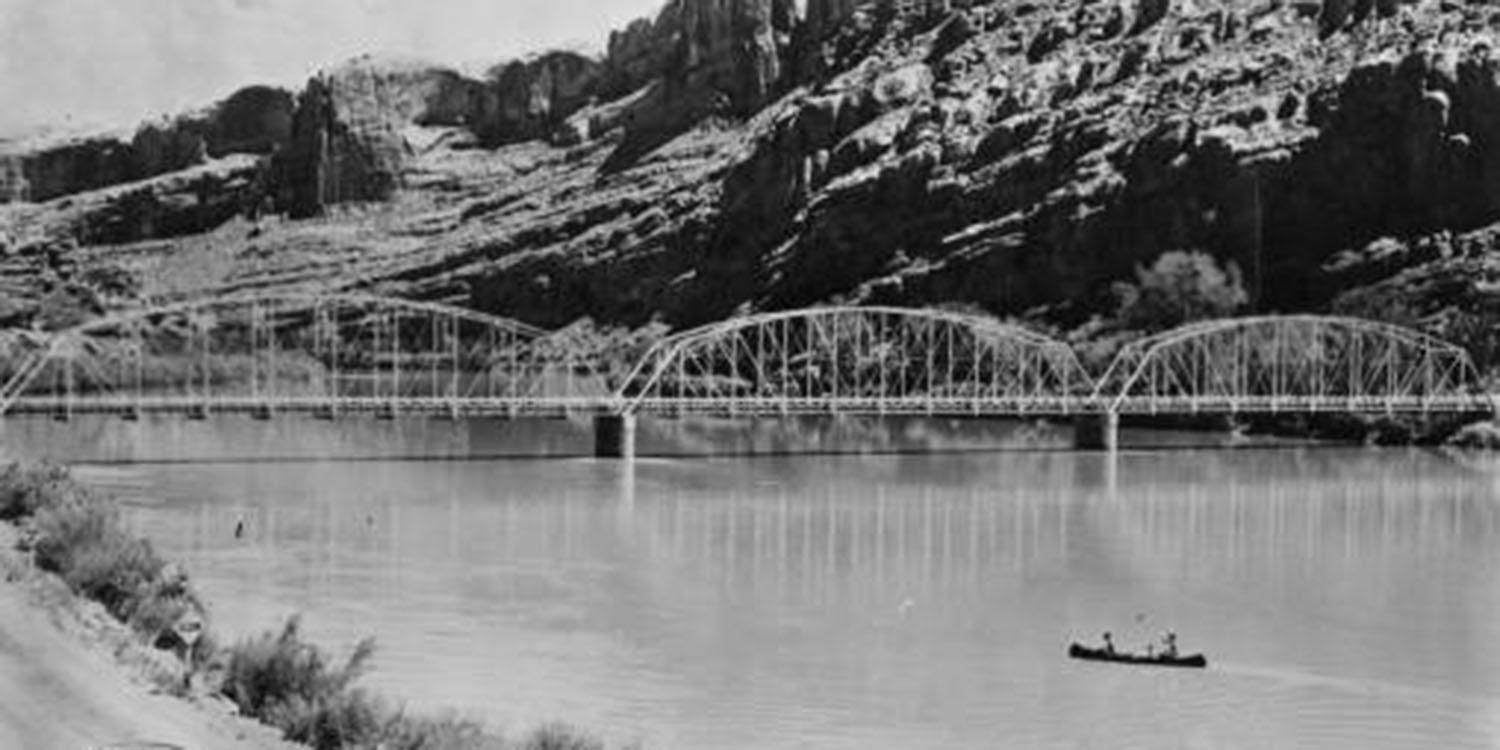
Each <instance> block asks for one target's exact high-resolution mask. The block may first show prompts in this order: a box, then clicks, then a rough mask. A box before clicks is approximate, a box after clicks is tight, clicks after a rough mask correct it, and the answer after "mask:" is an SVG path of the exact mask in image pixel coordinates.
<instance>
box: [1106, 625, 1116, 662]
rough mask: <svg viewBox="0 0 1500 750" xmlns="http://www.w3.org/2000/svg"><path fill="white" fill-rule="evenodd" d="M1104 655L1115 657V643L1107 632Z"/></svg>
mask: <svg viewBox="0 0 1500 750" xmlns="http://www.w3.org/2000/svg"><path fill="white" fill-rule="evenodd" d="M1104 653H1106V654H1109V655H1110V656H1114V655H1115V642H1114V640H1113V638H1112V637H1111V636H1110V634H1109V631H1107V630H1106V631H1105V632H1104Z"/></svg>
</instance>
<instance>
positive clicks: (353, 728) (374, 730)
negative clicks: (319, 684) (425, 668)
mask: <svg viewBox="0 0 1500 750" xmlns="http://www.w3.org/2000/svg"><path fill="white" fill-rule="evenodd" d="M383 716H384V712H383V711H382V710H381V708H380V706H379V705H378V704H377V703H376V701H375V700H373V699H372V698H370V697H369V696H368V695H366V694H365V692H364V691H363V690H349V691H341V692H334V693H330V694H327V695H322V696H319V697H317V698H316V699H314V700H307V699H305V698H303V697H301V696H294V697H292V698H291V699H289V700H287V701H286V702H284V703H278V704H276V705H275V706H273V707H271V709H270V710H269V711H268V712H267V714H266V715H265V716H264V717H262V718H263V719H265V720H266V723H268V724H270V725H272V726H275V727H279V728H280V729H281V730H282V732H283V734H284V735H285V736H286V738H287V739H289V740H291V741H293V742H301V743H303V744H305V745H308V746H310V747H312V748H313V750H342V749H343V748H347V747H377V746H381V745H382V744H383V743H380V737H381V735H382V734H383V732H384V729H385V724H386V720H385V719H384V718H383Z"/></svg>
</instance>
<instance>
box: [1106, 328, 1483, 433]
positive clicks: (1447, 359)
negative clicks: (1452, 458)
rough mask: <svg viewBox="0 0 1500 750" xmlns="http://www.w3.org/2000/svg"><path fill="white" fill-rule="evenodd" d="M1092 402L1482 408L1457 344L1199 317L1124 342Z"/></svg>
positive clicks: (1373, 331) (1393, 332)
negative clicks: (1195, 320) (1192, 320)
mask: <svg viewBox="0 0 1500 750" xmlns="http://www.w3.org/2000/svg"><path fill="white" fill-rule="evenodd" d="M1095 400H1096V403H1098V404H1099V405H1100V406H1101V407H1102V408H1104V409H1106V410H1108V411H1113V412H1118V413H1127V414H1128V413H1193V412H1230V413H1239V412H1247V413H1254V412H1262V413H1265V412H1302V413H1307V412H1330V411H1337V412H1356V413H1357V412H1365V413H1372V412H1427V411H1463V410H1470V409H1472V410H1485V411H1488V410H1490V409H1491V404H1490V402H1489V399H1488V397H1487V396H1486V395H1485V394H1484V393H1483V389H1482V388H1481V386H1480V382H1479V374H1478V372H1477V370H1476V369H1475V367H1474V363H1473V360H1471V359H1470V357H1469V354H1468V352H1466V351H1465V350H1464V349H1462V348H1460V347H1458V346H1455V345H1453V344H1449V343H1447V342H1444V341H1442V340H1440V339H1436V338H1433V337H1431V336H1427V335H1425V334H1422V333H1420V332H1417V331H1413V330H1409V329H1406V328H1401V327H1398V326H1393V325H1389V324H1385V323H1378V322H1374V321H1369V320H1360V319H1355V318H1339V317H1324V316H1315V315H1287V316H1267V317H1256V318H1231V319H1223V320H1210V321H1203V322H1199V323H1192V324H1189V325H1185V326H1183V327H1181V328H1177V329H1174V330H1171V331H1167V332H1164V333H1160V334H1157V335H1155V336H1151V337H1148V338H1145V339H1141V340H1139V341H1136V342H1133V343H1131V344H1130V345H1128V346H1127V347H1125V349H1123V350H1122V351H1121V352H1120V354H1119V355H1118V356H1117V357H1116V358H1115V360H1114V362H1113V363H1111V365H1110V367H1109V370H1108V372H1106V373H1105V375H1104V377H1103V378H1101V379H1100V380H1099V384H1098V388H1097V390H1096V391H1095Z"/></svg>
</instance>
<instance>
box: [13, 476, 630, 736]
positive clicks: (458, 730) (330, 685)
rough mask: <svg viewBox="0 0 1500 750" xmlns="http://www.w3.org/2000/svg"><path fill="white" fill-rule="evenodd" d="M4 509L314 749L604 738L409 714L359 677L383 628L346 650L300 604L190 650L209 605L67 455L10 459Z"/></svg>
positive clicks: (253, 707) (35, 539)
mask: <svg viewBox="0 0 1500 750" xmlns="http://www.w3.org/2000/svg"><path fill="white" fill-rule="evenodd" d="M0 520H3V521H10V522H13V523H17V524H19V525H22V526H23V527H25V528H27V529H28V530H29V533H28V537H29V539H30V540H31V541H30V543H29V546H30V549H31V552H32V554H33V555H34V558H35V560H36V563H37V566H38V567H40V568H42V569H44V570H47V571H50V572H53V573H56V574H57V575H58V576H59V577H61V578H62V579H63V580H64V581H65V582H66V583H67V584H68V586H69V588H70V589H72V590H73V591H74V592H75V593H77V594H79V595H81V596H84V597H86V598H88V599H91V600H94V601H97V602H99V603H100V604H102V605H103V606H104V607H105V609H106V610H107V611H108V612H109V613H110V614H111V615H113V616H114V617H115V618H116V619H118V620H120V621H121V622H123V623H126V624H128V625H129V626H131V628H132V629H134V630H135V631H136V632H137V633H139V634H140V635H141V637H142V640H144V641H145V642H146V643H148V644H150V645H153V646H156V647H159V648H168V649H172V650H173V651H174V652H176V653H178V654H179V655H180V656H183V657H185V658H186V659H187V663H188V665H189V667H191V668H193V669H203V668H204V667H205V665H213V667H212V668H211V669H212V671H216V672H221V674H219V675H217V677H218V682H217V684H215V685H213V686H211V689H213V690H215V691H216V692H218V693H220V694H222V695H224V696H225V697H227V698H229V699H230V700H231V701H233V702H234V704H235V705H236V706H237V707H238V708H239V710H240V712H241V713H242V714H244V715H246V716H249V717H252V718H255V719H258V720H260V721H262V722H264V723H266V724H268V725H270V726H274V727H276V728H277V729H279V730H281V732H282V733H283V735H284V736H285V737H286V738H287V739H289V740H292V741H296V742H302V743H305V744H307V745H308V746H309V747H312V748H314V750H376V749H377V748H378V749H380V750H603V747H604V745H603V743H602V742H600V741H599V740H597V739H595V738H593V737H591V736H589V735H587V734H585V733H583V732H581V731H579V730H577V729H575V728H573V727H571V726H569V725H566V724H557V723H554V724H547V725H545V726H543V727H540V728H538V729H537V730H535V731H534V732H532V733H531V734H530V735H528V736H527V737H526V738H525V739H523V740H521V741H520V742H519V743H515V744H507V743H506V742H504V741H503V739H502V738H500V737H499V736H496V735H494V734H491V733H488V732H486V731H485V730H484V728H483V727H482V726H481V725H480V724H479V723H478V722H474V721H471V720H467V719H463V718H459V717H452V716H446V717H436V718H435V717H424V716H416V715H412V714H408V713H407V712H406V711H405V710H404V709H403V708H400V707H398V706H395V705H393V704H391V703H389V702H388V701H385V700H383V699H381V698H380V697H378V696H375V695H373V694H371V693H370V692H368V691H366V690H364V689H362V688H359V687H357V686H356V685H355V683H356V682H357V681H358V680H359V678H360V676H361V675H363V674H364V673H365V671H366V670H367V669H368V667H369V663H370V659H371V657H372V656H373V655H374V652H375V643H374V640H373V639H369V638H367V639H364V640H362V641H360V642H359V643H358V644H356V645H355V647H354V649H353V650H352V652H351V653H350V655H349V656H348V657H347V658H346V659H343V660H342V661H337V660H334V659H331V658H330V657H329V656H328V654H327V653H326V652H325V651H324V650H323V649H321V648H319V647H318V646H316V645H314V644H312V643H309V642H307V641H306V640H304V639H303V637H302V632H301V621H300V619H299V618H298V617H296V616H293V617H291V618H289V619H288V620H287V621H286V622H285V623H284V624H283V625H282V627H281V628H280V629H279V630H276V631H268V632H265V633H262V634H260V635H257V636H253V637H250V638H247V639H244V640H242V641H240V642H239V643H236V644H234V645H232V646H228V647H224V648H221V647H220V646H219V645H218V641H217V639H215V638H214V636H213V634H212V632H211V631H205V632H204V633H203V634H202V635H201V636H200V637H198V638H197V639H195V640H194V643H193V648H192V650H191V654H189V653H187V649H186V648H185V647H184V646H185V644H184V643H183V642H182V639H180V638H179V637H177V635H176V630H175V629H174V628H175V627H176V626H177V625H178V624H179V623H180V622H182V621H183V619H184V618H185V617H186V616H188V615H190V614H198V615H199V616H201V613H202V612H203V608H202V606H201V604H200V603H199V601H198V599H197V597H196V595H195V594H194V593H193V592H192V590H191V588H190V587H189V585H188V581H187V576H186V575H185V574H183V573H182V572H181V571H180V570H178V569H176V568H175V566H172V565H169V564H167V563H166V562H165V561H164V560H162V559H161V558H160V557H159V556H158V555H157V554H156V552H155V550H153V549H152V547H151V544H150V543H149V542H148V541H146V540H143V539H138V538H136V537H134V536H132V535H131V534H130V533H129V532H128V531H127V530H126V528H125V525H124V523H123V521H122V519H121V516H120V512H119V509H118V508H117V507H116V506H115V504H114V501H113V500H112V499H111V498H108V497H106V496H104V495H101V494H99V493H97V492H94V491H91V490H89V489H87V488H85V487H83V486H81V485H79V484H78V483H77V482H75V481H73V480H72V479H71V478H70V477H69V475H68V472H67V469H65V468H63V467H60V466H55V465H50V464H44V465H40V466H29V465H21V464H12V465H10V466H7V467H6V468H5V469H4V470H3V471H0Z"/></svg>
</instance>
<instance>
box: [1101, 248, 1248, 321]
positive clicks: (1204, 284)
mask: <svg viewBox="0 0 1500 750" xmlns="http://www.w3.org/2000/svg"><path fill="white" fill-rule="evenodd" d="M1135 275H1136V283H1135V284H1128V283H1119V284H1116V285H1115V296H1116V297H1117V299H1118V301H1119V312H1118V317H1119V319H1120V321H1121V322H1123V323H1125V324H1126V325H1128V326H1131V327H1134V328H1143V329H1147V330H1166V329H1168V328H1173V327H1176V326H1179V325H1181V324H1183V323H1187V322H1190V321H1194V320H1202V319H1204V318H1221V317H1224V316H1226V315H1232V314H1234V313H1235V312H1236V311H1238V310H1239V309H1240V308H1242V307H1244V305H1245V303H1246V302H1248V301H1249V295H1247V294H1246V293H1245V288H1244V283H1243V280H1242V279H1241V277H1240V269H1239V267H1238V266H1236V265H1235V264H1234V263H1233V262H1231V263H1229V265H1228V266H1227V267H1226V268H1224V269H1220V268H1219V265H1218V263H1216V262H1215V261H1214V259H1213V257H1212V256H1210V255H1207V254H1205V253H1200V252H1184V251H1181V250H1172V251H1168V252H1165V253H1162V254H1161V256H1160V257H1158V258H1157V259H1156V262H1155V263H1153V264H1152V265H1151V268H1149V269H1145V268H1137V269H1136V271H1135Z"/></svg>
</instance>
